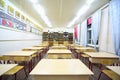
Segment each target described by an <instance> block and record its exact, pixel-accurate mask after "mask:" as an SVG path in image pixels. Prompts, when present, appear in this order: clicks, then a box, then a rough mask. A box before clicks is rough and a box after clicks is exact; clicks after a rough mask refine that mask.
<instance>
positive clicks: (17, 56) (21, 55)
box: [3, 51, 36, 71]
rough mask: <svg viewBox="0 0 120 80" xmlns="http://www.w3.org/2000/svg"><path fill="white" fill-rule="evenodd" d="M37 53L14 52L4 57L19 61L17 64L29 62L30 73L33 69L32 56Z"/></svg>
mask: <svg viewBox="0 0 120 80" xmlns="http://www.w3.org/2000/svg"><path fill="white" fill-rule="evenodd" d="M35 53H36V51H13V52H9V53H6V54H4V55H3V57H4V58H6V59H9V60H12V61H15V62H16V61H17V62H21V61H22V62H24V61H26V62H29V71H30V70H31V69H32V55H33V54H35Z"/></svg>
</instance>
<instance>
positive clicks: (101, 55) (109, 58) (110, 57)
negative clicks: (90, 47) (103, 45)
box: [84, 52, 119, 69]
mask: <svg viewBox="0 0 120 80" xmlns="http://www.w3.org/2000/svg"><path fill="white" fill-rule="evenodd" d="M84 53H85V54H87V55H88V56H89V61H90V63H89V67H90V68H91V69H92V64H91V63H100V64H102V65H111V64H113V63H114V62H115V61H117V60H118V59H119V56H117V55H115V54H111V53H107V52H84Z"/></svg>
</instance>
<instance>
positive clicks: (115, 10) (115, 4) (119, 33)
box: [109, 0, 120, 56]
mask: <svg viewBox="0 0 120 80" xmlns="http://www.w3.org/2000/svg"><path fill="white" fill-rule="evenodd" d="M109 11H110V26H111V29H112V36H113V41H114V48H115V53H116V54H117V55H119V56H120V0H111V1H110V8H109Z"/></svg>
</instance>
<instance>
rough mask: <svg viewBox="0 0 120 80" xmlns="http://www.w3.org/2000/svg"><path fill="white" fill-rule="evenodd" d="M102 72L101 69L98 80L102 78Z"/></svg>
mask: <svg viewBox="0 0 120 80" xmlns="http://www.w3.org/2000/svg"><path fill="white" fill-rule="evenodd" d="M102 73H103V72H102V71H101V72H100V74H99V77H98V80H100V77H101V75H102Z"/></svg>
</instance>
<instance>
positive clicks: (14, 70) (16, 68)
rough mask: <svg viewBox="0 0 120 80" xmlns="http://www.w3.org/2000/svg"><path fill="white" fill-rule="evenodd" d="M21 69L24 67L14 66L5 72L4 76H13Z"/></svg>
mask: <svg viewBox="0 0 120 80" xmlns="http://www.w3.org/2000/svg"><path fill="white" fill-rule="evenodd" d="M23 68H24V66H15V67H14V68H12V69H10V70H9V71H7V72H6V73H5V74H4V75H14V74H16V73H17V72H19V71H20V70H21V69H23Z"/></svg>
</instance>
